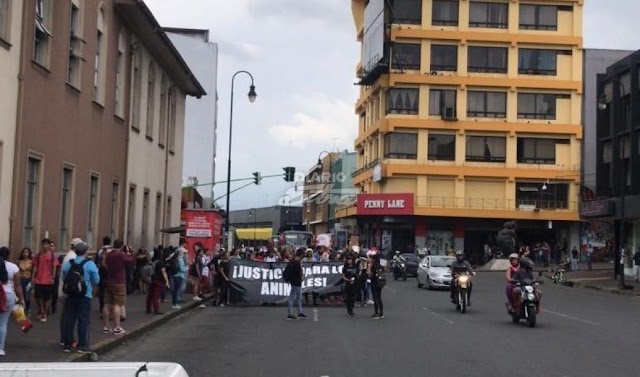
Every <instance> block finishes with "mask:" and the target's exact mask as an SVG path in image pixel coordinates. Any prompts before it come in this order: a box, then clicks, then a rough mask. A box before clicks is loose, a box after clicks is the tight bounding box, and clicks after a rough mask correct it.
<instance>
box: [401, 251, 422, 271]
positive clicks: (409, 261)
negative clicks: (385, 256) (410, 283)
mask: <svg viewBox="0 0 640 377" xmlns="http://www.w3.org/2000/svg"><path fill="white" fill-rule="evenodd" d="M402 257H403V258H404V260H405V265H406V267H407V276H416V277H417V276H418V265H419V264H420V257H419V256H418V255H417V254H411V253H406V254H402Z"/></svg>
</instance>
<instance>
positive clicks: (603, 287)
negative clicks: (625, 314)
mask: <svg viewBox="0 0 640 377" xmlns="http://www.w3.org/2000/svg"><path fill="white" fill-rule="evenodd" d="M547 276H548V277H549V278H551V273H550V271H549V272H548V273H547ZM566 276H567V285H571V286H573V287H580V288H587V289H594V290H598V291H604V292H609V293H616V294H622V295H626V296H640V283H636V282H635V281H634V280H633V278H632V277H631V276H629V275H628V271H627V274H626V275H625V284H626V285H628V286H631V287H633V289H630V290H623V289H620V285H619V284H620V283H619V280H617V279H616V280H614V278H613V263H604V262H603V263H594V264H593V268H592V270H591V271H589V270H587V266H586V264H584V263H581V264H579V270H578V271H571V272H567V273H566Z"/></svg>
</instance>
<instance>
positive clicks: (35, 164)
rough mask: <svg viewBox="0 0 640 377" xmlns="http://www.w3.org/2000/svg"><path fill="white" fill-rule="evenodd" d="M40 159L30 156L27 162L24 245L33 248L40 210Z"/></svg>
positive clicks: (35, 243)
mask: <svg viewBox="0 0 640 377" xmlns="http://www.w3.org/2000/svg"><path fill="white" fill-rule="evenodd" d="M39 197H40V160H39V159H37V158H32V157H30V158H29V160H28V163H27V187H26V193H25V206H24V235H23V242H24V245H23V246H24V247H29V248H33V247H34V245H37V242H36V239H35V238H36V219H37V217H38V212H39V200H38V199H39Z"/></svg>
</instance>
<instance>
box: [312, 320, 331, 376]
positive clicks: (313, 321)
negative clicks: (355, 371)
mask: <svg viewBox="0 0 640 377" xmlns="http://www.w3.org/2000/svg"><path fill="white" fill-rule="evenodd" d="M313 322H318V308H313ZM327 377H328V376H327Z"/></svg>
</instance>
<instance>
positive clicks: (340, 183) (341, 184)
mask: <svg viewBox="0 0 640 377" xmlns="http://www.w3.org/2000/svg"><path fill="white" fill-rule="evenodd" d="M356 161H357V154H356V153H355V152H348V151H346V150H345V151H343V152H342V153H340V154H338V155H337V156H336V158H335V160H334V161H333V163H332V164H331V173H332V176H334V177H335V180H334V182H333V184H332V187H331V193H330V195H331V196H330V197H331V199H330V200H329V225H330V227H331V228H335V226H336V224H340V227H341V228H342V229H346V230H348V231H349V233H351V234H355V233H356V227H357V222H356V221H354V220H355V219H349V218H343V219H337V218H336V210H337V209H338V208H339V207H342V206H345V205H349V204H353V203H355V202H356V198H357V194H358V192H360V189H359V188H358V187H355V185H354V184H353V173H354V172H355V171H356Z"/></svg>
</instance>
